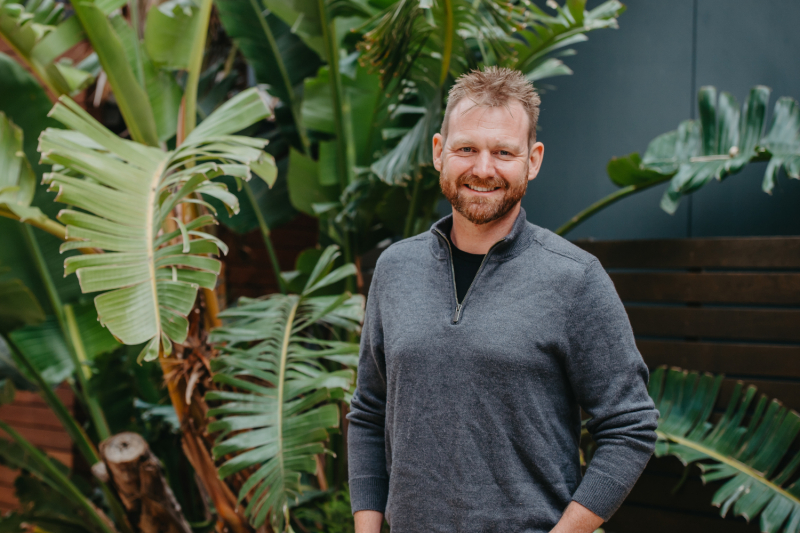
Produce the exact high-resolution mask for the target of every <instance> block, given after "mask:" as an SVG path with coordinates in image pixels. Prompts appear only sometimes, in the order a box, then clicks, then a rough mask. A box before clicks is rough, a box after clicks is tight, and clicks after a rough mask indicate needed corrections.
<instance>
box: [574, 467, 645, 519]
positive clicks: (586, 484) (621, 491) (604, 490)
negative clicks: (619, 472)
mask: <svg viewBox="0 0 800 533" xmlns="http://www.w3.org/2000/svg"><path fill="white" fill-rule="evenodd" d="M630 490H631V487H628V486H626V485H625V484H623V483H620V482H619V481H617V480H616V479H614V478H612V477H611V476H608V475H606V474H604V473H602V472H598V471H596V470H595V471H592V470H591V469H590V470H589V471H587V472H586V476H585V477H584V478H583V481H581V484H580V485H579V486H578V489H577V490H576V491H575V494H573V495H572V500H574V501H576V502H578V503H579V504H581V505H583V506H584V507H586V508H587V509H589V510H590V511H591V512H593V513H594V514H596V515H597V516H599V517H600V518H602V519H603V521H606V522H607V521H608V520H610V519H611V516H612V515H613V514H614V513H615V512H616V511H617V509H619V506H620V505H622V502H623V501H624V500H625V497H626V496H627V495H628V493H629V492H630Z"/></svg>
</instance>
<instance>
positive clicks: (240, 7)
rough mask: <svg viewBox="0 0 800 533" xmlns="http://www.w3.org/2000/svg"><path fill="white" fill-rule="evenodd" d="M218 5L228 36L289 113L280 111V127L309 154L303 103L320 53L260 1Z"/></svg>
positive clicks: (219, 0)
mask: <svg viewBox="0 0 800 533" xmlns="http://www.w3.org/2000/svg"><path fill="white" fill-rule="evenodd" d="M215 4H216V6H217V9H218V11H219V16H220V19H221V20H222V24H223V25H224V26H225V32H226V33H227V34H228V35H229V36H230V37H231V38H232V39H233V40H234V42H235V43H236V44H237V45H238V46H239V49H240V50H241V51H242V54H243V55H244V56H245V57H246V58H247V61H248V63H249V64H250V65H251V66H252V67H253V71H254V73H255V76H256V80H257V81H258V82H259V83H264V84H267V86H268V89H267V90H268V91H269V92H270V94H272V95H273V96H275V97H276V98H278V99H279V100H280V101H281V104H282V106H284V107H285V109H286V111H287V113H283V112H281V111H282V110H281V109H278V110H277V111H276V120H277V122H278V124H279V125H280V126H281V128H282V130H283V131H284V132H285V133H286V134H287V135H289V136H290V137H291V138H296V139H298V141H299V142H295V145H296V147H297V148H299V149H301V150H303V151H306V150H307V149H308V146H307V144H308V139H307V136H306V133H305V126H304V125H303V123H302V120H301V118H300V102H299V100H300V95H301V94H302V84H303V80H304V79H305V78H307V77H310V76H313V75H314V74H315V73H316V72H317V69H318V68H319V66H320V64H321V61H320V58H319V55H318V53H317V52H314V51H313V50H312V49H310V48H309V47H308V46H307V45H306V44H305V43H304V42H303V41H302V40H301V39H300V37H298V36H297V35H296V34H295V33H293V32H292V30H291V27H290V26H289V25H288V24H287V23H286V22H284V21H283V20H281V19H280V18H278V17H277V16H276V15H275V14H274V13H272V12H271V11H269V10H267V9H266V8H265V7H264V6H263V5H262V3H261V1H260V0H217V2H215ZM295 135H296V137H295Z"/></svg>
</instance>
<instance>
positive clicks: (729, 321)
mask: <svg viewBox="0 0 800 533" xmlns="http://www.w3.org/2000/svg"><path fill="white" fill-rule="evenodd" d="M626 310H627V311H628V317H629V318H630V321H631V326H633V332H634V334H636V335H637V336H647V337H679V338H686V337H691V338H698V339H732V340H733V339H735V340H763V341H773V342H800V309H750V308H693V307H652V306H626Z"/></svg>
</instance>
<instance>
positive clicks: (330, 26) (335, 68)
mask: <svg viewBox="0 0 800 533" xmlns="http://www.w3.org/2000/svg"><path fill="white" fill-rule="evenodd" d="M317 7H318V9H319V18H320V21H321V25H322V38H323V41H324V44H325V55H326V59H327V60H328V72H329V76H328V79H329V80H330V85H331V95H332V96H333V101H332V102H331V104H332V106H333V119H334V125H335V128H336V148H337V151H336V171H337V177H338V178H339V189H340V192H344V190H345V189H346V188H347V186H348V185H349V184H350V183H352V182H353V180H354V179H355V175H354V174H353V168H354V167H355V144H354V143H353V132H352V124H351V122H350V102H349V101H348V100H347V98H346V97H345V94H344V91H343V89H342V77H341V73H340V72H339V49H338V47H337V45H336V26H335V25H334V23H333V21H332V20H330V17H329V16H328V10H327V7H326V5H325V0H317ZM352 238H353V236H352V235H350V233H349V232H345V234H344V238H343V242H342V255H343V256H344V262H345V263H352V262H353V245H352ZM345 284H346V288H347V290H348V291H351V292H354V284H353V279H352V278H351V277H348V278H347V280H346V281H345Z"/></svg>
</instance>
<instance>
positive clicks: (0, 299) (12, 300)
mask: <svg viewBox="0 0 800 533" xmlns="http://www.w3.org/2000/svg"><path fill="white" fill-rule="evenodd" d="M44 319H45V315H44V311H43V310H42V306H41V305H39V301H38V300H37V299H36V297H35V296H34V295H33V293H32V292H31V291H30V289H28V287H26V286H25V284H24V283H22V281H20V280H19V279H11V280H5V281H0V333H3V332H6V331H9V330H12V329H14V328H17V327H19V326H22V325H27V324H38V323H40V322H42V321H43V320H44Z"/></svg>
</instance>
